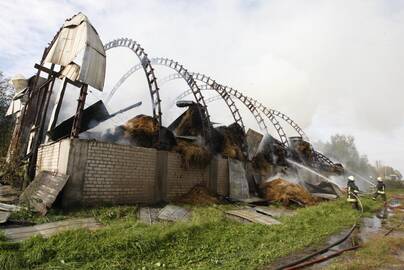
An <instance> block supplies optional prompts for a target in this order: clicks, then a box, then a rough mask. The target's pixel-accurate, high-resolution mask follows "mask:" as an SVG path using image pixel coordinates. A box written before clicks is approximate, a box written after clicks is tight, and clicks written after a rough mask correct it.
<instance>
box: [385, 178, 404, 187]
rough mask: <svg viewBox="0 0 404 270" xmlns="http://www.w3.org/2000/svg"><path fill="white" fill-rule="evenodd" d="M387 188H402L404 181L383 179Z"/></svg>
mask: <svg viewBox="0 0 404 270" xmlns="http://www.w3.org/2000/svg"><path fill="white" fill-rule="evenodd" d="M384 183H385V184H386V188H387V189H404V181H402V180H384Z"/></svg>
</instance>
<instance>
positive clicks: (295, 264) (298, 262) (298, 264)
mask: <svg viewBox="0 0 404 270" xmlns="http://www.w3.org/2000/svg"><path fill="white" fill-rule="evenodd" d="M352 195H353V196H354V197H355V198H356V199H357V201H358V203H359V206H360V211H361V214H360V216H359V217H358V219H357V220H356V221H355V223H354V225H353V226H352V227H351V229H350V230H349V232H348V233H347V234H346V235H345V236H344V237H343V238H341V239H339V240H338V241H336V242H334V243H332V244H331V245H328V246H326V247H325V248H323V249H321V250H319V251H316V252H314V253H312V254H310V255H307V256H305V257H303V258H301V259H299V260H296V261H294V262H291V263H289V264H287V265H284V266H281V267H278V268H276V270H282V269H284V270H285V269H299V268H301V267H304V266H305V265H303V264H302V263H303V262H305V261H307V260H310V259H311V258H313V257H316V256H318V255H321V254H323V253H326V252H327V251H329V250H330V249H331V248H333V247H335V246H337V245H339V244H341V243H343V242H344V241H345V240H347V239H348V238H349V237H350V236H351V234H352V233H353V231H354V230H355V228H356V227H357V226H358V223H359V220H360V219H361V218H362V216H363V205H362V202H361V200H360V199H359V197H358V196H357V195H356V194H354V193H352ZM339 254H342V253H339ZM339 254H337V255H339ZM337 255H334V256H333V257H335V256H337ZM327 257H328V259H330V258H332V257H329V256H327ZM313 264H314V263H313ZM291 267H294V268H291Z"/></svg>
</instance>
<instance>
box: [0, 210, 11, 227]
mask: <svg viewBox="0 0 404 270" xmlns="http://www.w3.org/2000/svg"><path fill="white" fill-rule="evenodd" d="M10 215H11V213H10V212H3V211H0V224H1V223H5V222H7V219H8V218H9V217H10Z"/></svg>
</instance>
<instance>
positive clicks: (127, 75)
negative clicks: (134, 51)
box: [105, 64, 143, 103]
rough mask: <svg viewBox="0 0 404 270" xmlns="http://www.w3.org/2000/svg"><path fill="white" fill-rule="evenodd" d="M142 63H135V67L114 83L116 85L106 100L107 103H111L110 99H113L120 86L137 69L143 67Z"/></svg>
mask: <svg viewBox="0 0 404 270" xmlns="http://www.w3.org/2000/svg"><path fill="white" fill-rule="evenodd" d="M142 67H143V66H142V64H137V65H134V66H133V67H131V68H130V69H129V70H128V72H126V73H125V74H124V75H123V76H122V77H121V78H120V79H119V81H118V82H116V84H115V85H114V87H113V88H112V90H111V92H110V93H109V95H108V97H107V99H106V100H105V103H109V101H110V100H111V98H112V97H113V95H115V93H116V91H118V89H119V87H121V85H122V84H123V83H124V82H125V81H126V80H127V79H128V78H129V77H130V76H131V75H132V74H133V73H135V72H136V71H138V70H140V69H141V68H142Z"/></svg>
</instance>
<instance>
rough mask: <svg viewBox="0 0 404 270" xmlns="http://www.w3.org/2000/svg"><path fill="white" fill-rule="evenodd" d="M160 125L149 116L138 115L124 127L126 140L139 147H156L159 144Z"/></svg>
mask: <svg viewBox="0 0 404 270" xmlns="http://www.w3.org/2000/svg"><path fill="white" fill-rule="evenodd" d="M159 128H160V126H159V123H158V122H157V120H156V119H154V118H153V117H151V116H147V115H143V114H140V115H137V116H135V117H133V118H132V119H130V120H129V121H127V122H126V123H125V124H124V125H122V129H123V130H124V138H126V139H129V140H130V141H132V142H134V143H135V144H136V145H138V146H142V147H154V146H155V145H156V143H157V142H158V135H159Z"/></svg>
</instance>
